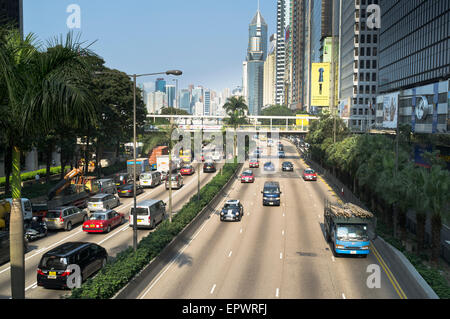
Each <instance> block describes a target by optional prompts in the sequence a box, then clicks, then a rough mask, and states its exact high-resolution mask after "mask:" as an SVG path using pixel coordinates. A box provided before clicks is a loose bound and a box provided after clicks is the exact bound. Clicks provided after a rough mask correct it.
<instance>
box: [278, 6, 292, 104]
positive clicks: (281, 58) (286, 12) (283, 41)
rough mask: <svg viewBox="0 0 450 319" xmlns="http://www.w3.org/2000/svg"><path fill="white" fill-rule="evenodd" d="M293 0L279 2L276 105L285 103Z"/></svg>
mask: <svg viewBox="0 0 450 319" xmlns="http://www.w3.org/2000/svg"><path fill="white" fill-rule="evenodd" d="M290 13H291V0H278V2H277V35H276V97H275V100H276V104H280V105H282V104H284V103H285V96H284V91H285V74H286V67H287V64H286V45H287V42H288V41H289V35H290V26H291V21H290Z"/></svg>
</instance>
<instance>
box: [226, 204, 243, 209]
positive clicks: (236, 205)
mask: <svg viewBox="0 0 450 319" xmlns="http://www.w3.org/2000/svg"><path fill="white" fill-rule="evenodd" d="M238 207H239V205H238V204H225V206H224V207H223V208H224V209H235V208H238Z"/></svg>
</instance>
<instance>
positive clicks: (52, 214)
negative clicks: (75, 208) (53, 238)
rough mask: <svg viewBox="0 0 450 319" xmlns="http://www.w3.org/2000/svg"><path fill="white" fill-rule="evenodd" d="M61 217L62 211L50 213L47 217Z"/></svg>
mask: <svg viewBox="0 0 450 319" xmlns="http://www.w3.org/2000/svg"><path fill="white" fill-rule="evenodd" d="M60 215H61V212H60V211H50V212H48V213H47V214H46V215H45V216H46V217H47V218H59V216H60Z"/></svg>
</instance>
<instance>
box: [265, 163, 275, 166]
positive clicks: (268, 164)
mask: <svg viewBox="0 0 450 319" xmlns="http://www.w3.org/2000/svg"><path fill="white" fill-rule="evenodd" d="M264 166H273V164H272V163H266V164H264Z"/></svg>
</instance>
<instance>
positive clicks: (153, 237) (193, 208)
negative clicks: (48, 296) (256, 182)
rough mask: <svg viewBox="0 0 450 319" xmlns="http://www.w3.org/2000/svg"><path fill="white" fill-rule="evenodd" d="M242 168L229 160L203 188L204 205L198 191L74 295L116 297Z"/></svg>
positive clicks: (93, 297)
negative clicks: (133, 247)
mask: <svg viewBox="0 0 450 319" xmlns="http://www.w3.org/2000/svg"><path fill="white" fill-rule="evenodd" d="M237 168H238V165H237V164H225V166H224V167H223V171H222V175H220V174H217V175H216V176H214V178H213V179H212V180H211V181H210V182H209V183H208V184H207V185H206V186H204V187H203V188H202V189H201V190H200V196H201V198H200V205H199V204H198V202H197V195H194V196H193V197H192V198H191V199H190V200H189V202H188V203H186V204H185V205H184V206H183V207H182V209H181V210H180V211H179V212H178V213H177V215H175V216H174V217H173V219H172V223H170V222H169V220H168V219H166V220H165V221H163V222H162V223H161V224H160V225H159V226H158V228H157V229H156V230H155V231H154V232H151V233H150V234H149V235H148V236H146V237H145V238H143V239H142V240H141V241H140V242H139V244H138V247H137V249H136V252H135V251H134V250H133V249H132V248H131V247H128V248H127V249H126V250H124V251H122V252H121V253H119V254H118V255H117V256H116V257H115V258H114V259H113V260H112V261H110V262H109V263H108V264H107V266H106V267H104V268H103V269H102V270H101V271H100V272H99V273H98V274H97V275H96V276H95V277H94V278H91V279H88V280H87V281H86V282H85V283H84V284H83V285H82V286H81V288H76V289H74V290H73V291H72V294H71V296H70V297H69V298H71V299H107V298H111V297H113V296H114V295H115V294H116V293H117V292H118V291H119V290H120V289H122V288H123V287H124V286H125V285H126V284H127V283H128V282H129V281H130V280H131V279H132V278H133V277H134V276H135V275H136V274H137V273H139V271H141V270H142V269H143V268H144V267H145V266H146V265H147V264H148V263H149V262H150V261H151V260H152V259H154V258H155V257H157V256H158V254H159V253H160V252H161V251H162V250H163V249H164V247H166V246H167V245H168V244H169V243H170V242H171V241H172V239H173V238H174V237H175V236H177V235H178V234H179V233H180V232H181V231H182V230H183V229H184V228H185V227H186V226H187V225H188V224H189V223H190V222H191V221H192V220H193V219H194V218H195V217H196V216H197V215H198V213H199V212H200V211H201V210H202V209H203V208H204V207H206V205H208V204H209V203H210V202H211V201H212V200H213V198H214V197H215V196H216V195H217V194H218V193H219V192H220V190H221V189H222V188H223V187H224V186H225V184H226V183H227V182H228V181H229V180H230V178H231V177H232V176H233V174H234V173H235V172H236V170H237Z"/></svg>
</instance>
